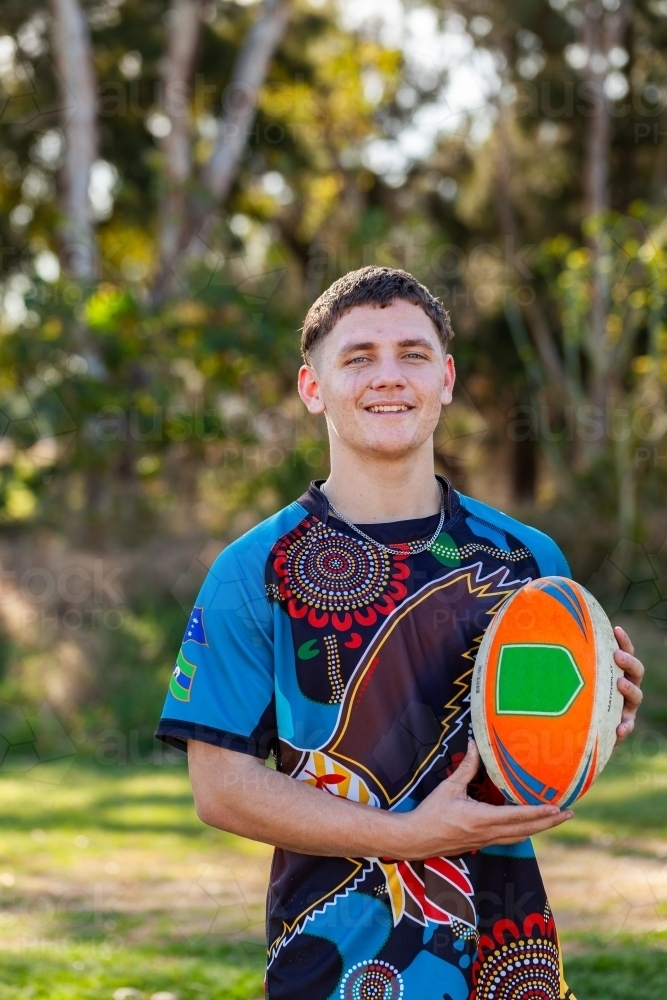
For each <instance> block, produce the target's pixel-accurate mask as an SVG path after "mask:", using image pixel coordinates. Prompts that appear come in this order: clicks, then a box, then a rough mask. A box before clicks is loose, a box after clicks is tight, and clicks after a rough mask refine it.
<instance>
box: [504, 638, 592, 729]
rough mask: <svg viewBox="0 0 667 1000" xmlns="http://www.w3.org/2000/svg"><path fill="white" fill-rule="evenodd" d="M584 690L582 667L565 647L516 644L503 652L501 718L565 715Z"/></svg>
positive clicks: (505, 648) (507, 647) (508, 646)
mask: <svg viewBox="0 0 667 1000" xmlns="http://www.w3.org/2000/svg"><path fill="white" fill-rule="evenodd" d="M583 686H584V679H583V677H582V676H581V672H580V670H579V667H578V666H577V664H576V663H575V660H574V657H573V656H572V654H571V652H570V651H569V649H566V648H565V647H564V646H552V645H546V644H540V643H516V644H513V645H506V646H502V647H501V649H500V657H499V662H498V675H497V681H496V711H497V712H498V714H499V715H550V716H553V715H564V714H565V712H567V710H568V708H569V707H570V706H571V705H572V703H573V701H574V700H575V698H576V697H577V695H578V694H579V692H580V691H581V689H582V688H583Z"/></svg>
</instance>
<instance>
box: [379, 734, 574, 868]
mask: <svg viewBox="0 0 667 1000" xmlns="http://www.w3.org/2000/svg"><path fill="white" fill-rule="evenodd" d="M480 764H481V761H480V756H479V751H478V749H477V745H476V743H474V742H473V741H472V740H471V741H470V743H469V744H468V752H467V754H466V755H465V757H464V758H463V760H462V761H461V763H460V765H459V767H458V768H457V769H456V771H454V773H453V774H452V775H451V777H449V778H447V779H446V780H445V781H443V782H441V784H439V785H438V787H437V788H436V789H434V790H433V791H432V792H431V794H430V795H428V796H427V797H426V798H425V799H424V801H423V802H421V803H420V805H418V806H417V808H416V809H415V810H414V811H413V812H410V813H402V814H401V815H402V816H404V817H405V830H404V836H405V838H406V839H405V847H403V846H402V845H401V844H399V845H397V848H398V853H397V854H396V857H399V858H403V859H405V860H406V861H411V860H422V859H424V858H432V857H443V856H444V857H447V856H458V855H460V854H465V853H467V852H468V851H475V850H479V848H480V847H488V846H490V845H491V844H517V843H519V842H520V841H522V840H525V839H526V837H531V836H532V835H533V834H535V833H541V832H542V830H549V829H551V828H552V827H554V826H560V824H561V823H565V822H566V821H567V820H568V819H571V818H572V816H573V815H574V813H573V812H572V810H571V809H565V810H562V811H561V810H560V809H558V807H557V806H512V805H501V806H493V805H488V804H487V803H485V802H477V801H476V800H475V799H471V798H470V796H469V795H468V785H469V784H470V782H471V781H473V780H474V779H475V776H476V774H477V772H478V771H479V768H480Z"/></svg>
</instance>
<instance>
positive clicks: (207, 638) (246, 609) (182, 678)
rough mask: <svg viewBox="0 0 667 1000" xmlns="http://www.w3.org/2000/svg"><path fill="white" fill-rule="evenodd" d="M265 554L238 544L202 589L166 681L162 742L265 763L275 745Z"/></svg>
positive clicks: (160, 730) (219, 562)
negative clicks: (207, 746)
mask: <svg viewBox="0 0 667 1000" xmlns="http://www.w3.org/2000/svg"><path fill="white" fill-rule="evenodd" d="M264 562H265V552H264V550H263V547H262V546H257V545H255V546H253V545H252V544H248V542H247V541H246V540H245V538H244V539H239V540H238V541H237V542H234V543H233V544H232V545H230V546H228V548H226V549H225V550H224V551H223V552H222V553H221V554H220V555H219V556H218V558H217V559H216V561H215V562H214V563H213V565H212V567H211V569H210V570H209V573H208V575H207V577H206V579H205V581H204V583H203V585H202V588H201V590H200V592H199V595H198V597H197V600H196V601H195V606H194V608H193V610H192V613H191V615H190V618H189V620H188V624H187V626H186V629H185V634H184V636H183V642H182V644H181V648H180V650H179V653H178V657H177V660H176V664H175V666H174V671H173V674H172V676H171V679H170V681H169V689H168V692H167V697H166V701H165V704H164V709H163V712H162V718H161V719H160V723H159V725H158V728H157V731H156V733H155V735H156V737H157V738H158V739H161V740H163V741H164V742H165V743H169V744H170V745H172V746H175V747H178V748H179V749H181V750H186V749H187V740H189V739H195V740H201V741H202V742H204V743H212V744H214V745H215V746H221V747H226V748H228V749H231V750H239V751H241V752H243V753H249V754H253V755H255V756H257V757H262V758H266V757H268V756H269V754H270V753H271V751H272V749H273V747H274V744H275V739H276V719H275V700H274V669H273V627H272V611H271V605H270V604H269V601H268V599H267V597H266V589H265V585H264Z"/></svg>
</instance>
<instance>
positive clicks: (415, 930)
mask: <svg viewBox="0 0 667 1000" xmlns="http://www.w3.org/2000/svg"><path fill="white" fill-rule="evenodd" d="M441 481H442V482H443V485H444V486H445V487H446V489H447V500H448V509H447V519H446V521H445V523H444V525H443V528H442V530H441V532H440V534H439V535H438V537H437V539H436V540H435V541H434V542H433V543H432V544H431V546H430V548H429V549H428V550H426V551H424V552H422V553H419V554H410V553H409V551H408V549H407V545H406V543H408V542H410V541H414V540H417V539H422V538H427V537H429V535H430V534H432V533H433V532H434V531H435V530H436V528H437V524H438V517H437V516H435V517H430V518H421V519H416V520H408V521H397V522H392V523H387V524H372V525H361V526H360V527H361V528H362V529H363V530H364V531H365V532H366V534H369V535H371V536H372V537H373V538H376V539H377V540H378V541H381V542H383V543H384V544H386V545H388V546H391V547H393V549H394V551H393V552H392V553H391V554H390V553H388V552H386V551H384V550H382V549H380V548H378V547H377V546H375V545H373V544H372V543H370V542H367V541H365V540H364V539H363V538H362V537H361V536H360V535H358V534H356V533H355V532H354V531H353V529H352V528H350V527H349V526H347V525H346V524H344V523H343V522H341V521H339V520H338V519H336V518H335V517H334V516H333V515H332V514H331V513H330V511H329V507H328V501H327V498H326V496H325V495H324V493H322V491H321V490H320V489H319V488H318V485H317V484H316V483H313V484H311V486H310V489H309V490H308V491H307V493H305V494H304V495H303V496H302V497H301V498H300V499H299V500H298V501H297V502H295V503H292V504H290V505H289V506H288V507H286V508H285V509H284V510H281V511H280V512H279V513H277V514H275V515H274V516H273V517H271V518H269V519H268V520H266V521H264V522H263V523H262V524H260V525H258V526H257V527H256V528H253V529H252V530H251V531H249V532H248V533H247V534H245V535H243V537H241V538H239V539H238V540H237V541H235V542H234V543H233V544H232V545H230V546H229V547H228V548H226V549H225V550H224V551H223V552H222V553H221V555H220V556H219V557H218V559H217V560H216V562H215V563H214V564H213V566H212V567H211V570H210V572H209V574H208V576H207V578H206V580H205V582H204V584H203V587H202V589H201V592H200V594H199V597H198V598H197V602H196V606H195V608H194V610H193V612H192V615H191V617H190V620H189V622H188V626H187V628H186V631H185V635H184V638H183V645H182V647H181V651H180V653H179V655H178V660H177V663H176V667H175V669H174V673H173V676H172V679H171V682H170V685H169V693H168V695H167V700H166V703H165V707H164V713H163V717H162V720H161V722H160V724H159V727H158V730H157V735H158V736H159V737H160V738H161V739H163V740H165V741H166V742H168V743H171V744H172V745H174V746H179V747H181V748H182V749H184V748H185V746H186V741H187V740H188V739H196V740H202V741H204V742H207V743H212V744H214V745H216V746H221V747H227V748H230V749H232V750H237V751H240V752H242V753H249V754H254V755H256V756H258V757H262V758H267V757H268V755H269V754H270V753H274V754H275V757H276V763H277V767H278V768H279V769H280V770H282V771H284V772H285V773H287V774H289V775H291V776H292V777H293V778H294V780H296V781H305V782H306V783H307V784H309V785H312V786H313V787H314V788H317V789H320V790H321V794H322V795H338V796H343V797H346V798H349V799H354V800H355V801H357V802H362V803H365V804H366V805H368V806H369V807H373V808H379V809H393V810H403V811H406V810H410V809H414V808H415V807H416V806H417V805H418V804H419V802H421V801H422V799H423V798H424V797H425V796H426V795H428V794H429V792H430V791H432V790H433V789H434V788H435V786H436V785H437V784H438V783H439V782H441V781H442V780H443V779H444V778H445V777H447V776H448V775H450V774H451V773H452V772H453V771H454V769H455V768H456V767H457V766H458V764H459V763H460V761H461V759H462V758H463V756H464V754H465V751H466V747H467V740H468V734H469V731H470V721H469V720H470V677H471V673H472V668H473V662H474V659H475V653H476V651H477V649H478V647H479V643H480V641H481V639H482V636H483V634H484V631H485V629H486V628H487V626H488V625H489V623H490V622H491V620H492V618H493V616H494V614H495V613H496V611H497V610H498V608H499V607H500V606H501V605H502V603H503V601H505V600H506V599H507V597H508V596H509V595H510V594H512V593H513V592H514V590H515V589H516V588H517V587H520V586H521V585H522V584H524V583H526V582H527V581H528V580H532V579H534V578H536V577H538V576H545V575H551V574H557V575H561V576H569V570H568V566H567V563H566V562H565V559H564V557H563V555H562V554H561V552H560V550H559V549H558V548H557V546H556V545H555V544H554V543H553V542H552V541H551V540H550V539H549V538H547V537H546V536H545V535H543V534H542V533H541V532H539V531H536V530H535V529H533V528H529V527H526V526H525V525H522V524H520V523H519V522H517V521H515V520H513V519H512V518H510V517H507V516H506V515H504V514H501V513H500V512H498V511H496V510H494V509H493V508H491V507H487V506H486V505H485V504H482V503H479V502H478V501H476V500H472V499H470V498H469V497H465V496H462V495H460V494H458V493H457V492H456V491H455V490H453V489H452V487H451V486H450V485H449V483H447V481H446V480H444V479H442V480H441ZM471 794H473V795H474V796H475V797H477V798H480V799H483V800H486V801H491V802H495V803H501V802H502V801H503V798H502V795H501V794H500V792H499V791H498V790H497V789H496V788H495V787H494V786H493V785H492V784H491V783H490V781H489V779H488V778H487V777H486V776H485V775H484V774H482V775H481V776H479V777H478V779H477V780H476V782H475V784H474V786H471ZM267 936H268V962H267V994H268V997H269V998H270V1000H297V998H301V997H303V998H307V1000H327V998H328V1000H374V998H377V1000H398V998H405V1000H443V998H445V1000H510V998H511V1000H522V998H528V997H530V998H534V1000H557V998H560V997H561V996H565V995H566V993H565V991H566V987H565V985H564V983H563V980H562V973H561V963H560V952H559V947H558V939H557V936H556V930H555V926H554V920H553V916H552V913H551V910H550V908H549V903H548V901H547V898H546V895H545V891H544V887H543V884H542V879H541V877H540V873H539V870H538V867H537V862H536V860H535V855H534V852H533V848H532V845H531V843H530V841H529V840H526V841H525V842H523V843H521V844H518V845H512V846H509V847H501V846H498V847H488V848H484V849H482V850H480V851H476V852H472V853H469V854H465V855H463V856H462V857H436V858H429V859H427V860H426V861H420V862H416V861H410V862H408V861H403V860H401V859H391V858H374V857H369V858H348V857H339V858H329V857H313V856H310V855H303V854H297V853H295V852H291V851H284V850H279V849H277V850H276V852H275V855H274V860H273V867H272V870H271V879H270V887H269V897H268V906H267Z"/></svg>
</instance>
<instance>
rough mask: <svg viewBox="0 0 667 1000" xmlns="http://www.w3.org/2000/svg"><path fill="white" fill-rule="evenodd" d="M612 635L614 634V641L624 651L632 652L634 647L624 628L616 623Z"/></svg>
mask: <svg viewBox="0 0 667 1000" xmlns="http://www.w3.org/2000/svg"><path fill="white" fill-rule="evenodd" d="M614 635H615V636H616V642H617V643H618V644H619V646H620V647H621V649H622V650H623V651H624V652H625V653H630V654H632V653H634V651H635V647H634V646H633V645H632V643H631V641H630V636H629V635H628V633H627V632H626V631H625V629H624V628H621V626H620V625H616V626H615V627H614Z"/></svg>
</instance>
